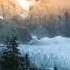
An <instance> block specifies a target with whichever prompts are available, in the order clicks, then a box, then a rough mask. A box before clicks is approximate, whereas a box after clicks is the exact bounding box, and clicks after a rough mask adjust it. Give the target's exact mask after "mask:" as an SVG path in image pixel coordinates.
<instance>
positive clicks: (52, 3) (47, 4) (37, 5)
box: [30, 0, 70, 16]
mask: <svg viewBox="0 0 70 70" xmlns="http://www.w3.org/2000/svg"><path fill="white" fill-rule="evenodd" d="M30 1H32V2H33V7H31V8H30V13H32V14H33V15H34V16H35V15H36V16H43V15H47V16H50V15H51V16H55V15H63V14H64V12H65V11H67V12H69V13H70V7H69V5H70V0H30Z"/></svg>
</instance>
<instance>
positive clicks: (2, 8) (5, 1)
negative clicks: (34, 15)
mask: <svg viewBox="0 0 70 70" xmlns="http://www.w3.org/2000/svg"><path fill="white" fill-rule="evenodd" d="M24 12H25V10H24V9H23V8H22V7H20V5H18V4H17V3H16V2H15V0H0V16H2V15H3V16H5V17H8V16H13V15H20V14H23V13H24Z"/></svg>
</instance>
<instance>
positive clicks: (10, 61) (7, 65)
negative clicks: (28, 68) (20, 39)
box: [2, 37, 19, 70]
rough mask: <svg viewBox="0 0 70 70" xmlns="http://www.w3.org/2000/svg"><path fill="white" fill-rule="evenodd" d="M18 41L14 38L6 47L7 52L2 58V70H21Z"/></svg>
mask: <svg viewBox="0 0 70 70" xmlns="http://www.w3.org/2000/svg"><path fill="white" fill-rule="evenodd" d="M16 40H17V38H16V37H13V38H12V39H11V40H9V41H8V44H7V46H6V48H7V51H5V52H4V53H3V56H2V59H3V61H2V70H19V57H18V54H19V52H18V49H17V47H18V44H17V43H16Z"/></svg>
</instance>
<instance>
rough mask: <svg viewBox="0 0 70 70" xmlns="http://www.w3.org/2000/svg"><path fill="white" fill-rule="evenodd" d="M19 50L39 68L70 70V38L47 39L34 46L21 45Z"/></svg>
mask: <svg viewBox="0 0 70 70" xmlns="http://www.w3.org/2000/svg"><path fill="white" fill-rule="evenodd" d="M35 42H36V40H35ZM19 49H20V52H21V53H22V55H24V54H23V53H28V54H29V56H30V59H31V61H32V62H33V63H34V64H36V65H37V66H38V67H42V68H47V67H52V68H53V67H54V66H56V67H57V68H58V69H59V70H70V38H64V37H61V36H58V37H54V38H48V37H45V38H42V39H41V40H38V41H37V42H36V43H35V44H32V45H20V47H19Z"/></svg>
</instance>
